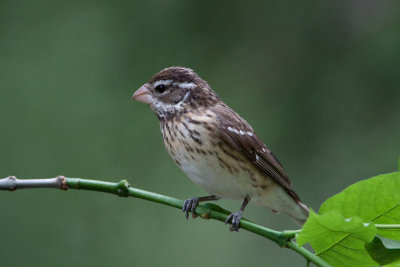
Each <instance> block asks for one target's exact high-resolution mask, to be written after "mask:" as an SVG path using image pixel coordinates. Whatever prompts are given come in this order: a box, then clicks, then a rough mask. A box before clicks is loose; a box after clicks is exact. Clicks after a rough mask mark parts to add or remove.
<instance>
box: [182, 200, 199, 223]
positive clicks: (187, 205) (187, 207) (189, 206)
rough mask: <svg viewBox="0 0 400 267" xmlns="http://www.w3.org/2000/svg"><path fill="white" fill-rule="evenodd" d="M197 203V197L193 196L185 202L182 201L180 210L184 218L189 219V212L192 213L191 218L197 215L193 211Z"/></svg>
mask: <svg viewBox="0 0 400 267" xmlns="http://www.w3.org/2000/svg"><path fill="white" fill-rule="evenodd" d="M197 205H199V198H198V197H193V198H189V199H186V200H185V202H184V203H183V207H182V211H183V212H184V213H185V218H186V219H189V212H191V213H192V217H193V218H196V217H197V214H196V213H195V212H194V210H195V209H196V207H197Z"/></svg>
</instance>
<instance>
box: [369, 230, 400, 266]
mask: <svg viewBox="0 0 400 267" xmlns="http://www.w3.org/2000/svg"><path fill="white" fill-rule="evenodd" d="M365 249H366V250H367V251H368V253H369V255H370V256H371V258H373V259H374V260H375V261H376V262H377V263H379V264H381V265H383V264H389V263H394V262H395V261H397V260H400V241H397V240H393V239H388V238H384V237H382V236H376V237H375V238H374V240H373V241H372V242H370V243H367V244H366V245H365Z"/></svg>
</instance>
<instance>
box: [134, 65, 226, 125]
mask: <svg viewBox="0 0 400 267" xmlns="http://www.w3.org/2000/svg"><path fill="white" fill-rule="evenodd" d="M132 99H134V100H137V101H140V102H143V103H145V104H148V105H150V107H151V109H152V110H153V111H154V112H155V113H156V114H157V117H158V118H159V119H162V120H163V119H170V118H172V117H174V116H175V115H177V114H181V113H186V112H189V111H192V110H195V109H198V108H200V107H208V106H210V105H214V104H215V103H216V102H218V101H219V97H218V95H217V94H216V93H215V92H214V91H213V90H212V89H211V88H210V86H209V85H208V84H207V82H206V81H204V80H203V79H201V78H200V77H199V76H198V75H197V74H196V73H195V72H194V71H193V70H191V69H188V68H183V67H169V68H166V69H163V70H162V71H160V72H159V73H157V74H156V75H154V76H153V77H152V78H151V79H150V80H149V81H148V82H147V83H145V84H144V85H143V86H142V87H140V88H139V89H138V90H137V91H136V92H135V93H134V94H133V96H132Z"/></svg>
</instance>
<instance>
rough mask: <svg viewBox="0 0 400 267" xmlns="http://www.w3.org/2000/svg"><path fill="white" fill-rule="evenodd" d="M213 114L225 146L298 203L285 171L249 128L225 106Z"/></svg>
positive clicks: (218, 108)
mask: <svg viewBox="0 0 400 267" xmlns="http://www.w3.org/2000/svg"><path fill="white" fill-rule="evenodd" d="M214 112H215V113H216V114H217V119H218V125H217V127H218V135H219V137H220V138H221V139H222V140H223V141H224V142H225V143H226V144H227V145H229V146H230V147H232V148H234V149H236V150H238V151H240V152H241V153H242V154H243V155H244V156H245V157H246V158H247V159H249V160H250V161H251V162H252V163H253V164H254V165H255V166H256V167H257V168H258V169H259V170H260V171H261V172H263V173H265V174H266V175H267V176H268V177H270V178H272V179H273V180H274V181H275V182H276V183H277V184H279V185H280V186H282V187H283V188H284V189H285V191H286V192H288V193H289V194H290V195H291V196H292V197H293V198H294V199H295V200H296V201H300V199H299V197H298V196H297V194H296V193H295V192H294V190H293V188H292V183H291V182H290V180H289V177H288V175H287V173H286V171H285V170H284V169H283V167H282V165H281V164H280V162H279V161H278V159H277V158H276V157H275V155H274V154H272V152H271V151H270V150H269V149H268V147H267V146H266V145H265V144H264V143H263V142H262V141H261V140H260V138H259V137H258V136H257V135H256V134H255V133H254V132H253V129H252V128H251V126H250V125H249V124H248V123H247V122H246V121H245V120H244V119H243V118H241V117H240V116H239V115H238V114H237V113H236V112H234V111H233V110H231V109H230V108H229V107H227V106H217V107H215V109H214Z"/></svg>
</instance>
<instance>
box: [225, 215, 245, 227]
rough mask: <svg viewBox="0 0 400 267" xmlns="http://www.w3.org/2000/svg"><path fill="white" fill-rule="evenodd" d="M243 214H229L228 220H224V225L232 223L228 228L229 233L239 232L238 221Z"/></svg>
mask: <svg viewBox="0 0 400 267" xmlns="http://www.w3.org/2000/svg"><path fill="white" fill-rule="evenodd" d="M242 215H243V213H242V212H241V211H238V212H234V213H231V214H229V216H228V218H227V219H226V220H225V224H227V223H229V222H232V226H231V227H230V228H229V230H230V231H235V232H238V231H239V224H240V219H241V218H242Z"/></svg>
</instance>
